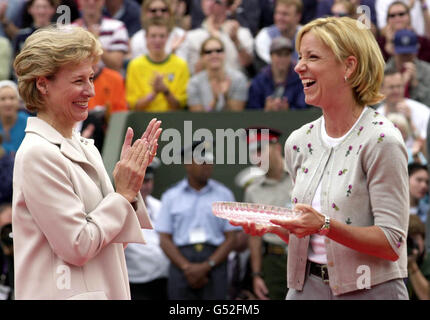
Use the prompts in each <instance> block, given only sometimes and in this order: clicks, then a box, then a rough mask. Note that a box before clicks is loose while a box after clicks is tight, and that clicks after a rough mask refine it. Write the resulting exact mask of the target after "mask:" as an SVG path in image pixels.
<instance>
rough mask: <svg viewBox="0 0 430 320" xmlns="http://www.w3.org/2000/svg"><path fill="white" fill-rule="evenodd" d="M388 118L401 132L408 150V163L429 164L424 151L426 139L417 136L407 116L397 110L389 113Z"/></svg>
mask: <svg viewBox="0 0 430 320" xmlns="http://www.w3.org/2000/svg"><path fill="white" fill-rule="evenodd" d="M386 117H387V119H388V120H390V121H391V122H392V123H393V124H394V125H395V126H396V127H397V128H398V129H399V130H400V132H401V134H402V137H403V141H404V142H405V145H406V151H407V152H408V164H411V163H413V162H417V163H420V164H423V165H426V164H427V159H426V157H425V155H424V153H423V151H424V148H425V145H424V143H425V140H424V139H421V138H417V137H418V135H417V134H414V133H413V130H412V127H411V124H410V123H409V121H408V120H407V119H406V117H405V116H404V115H403V114H401V113H397V112H392V113H389V114H388V115H387V116H386Z"/></svg>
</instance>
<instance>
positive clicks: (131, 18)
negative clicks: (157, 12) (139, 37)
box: [103, 0, 140, 38]
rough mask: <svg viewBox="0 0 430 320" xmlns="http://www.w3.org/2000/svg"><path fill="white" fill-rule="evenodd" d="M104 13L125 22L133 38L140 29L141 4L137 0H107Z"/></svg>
mask: <svg viewBox="0 0 430 320" xmlns="http://www.w3.org/2000/svg"><path fill="white" fill-rule="evenodd" d="M105 1H106V3H105V6H104V8H103V14H104V15H105V16H107V17H110V18H113V19H116V20H120V21H122V22H123V23H124V24H125V27H126V28H127V32H128V35H129V37H130V38H131V37H132V36H133V35H134V34H135V33H136V32H137V31H139V30H140V6H139V4H138V3H137V2H136V1H135V0H105Z"/></svg>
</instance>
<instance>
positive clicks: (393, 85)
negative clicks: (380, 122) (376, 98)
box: [377, 68, 430, 147]
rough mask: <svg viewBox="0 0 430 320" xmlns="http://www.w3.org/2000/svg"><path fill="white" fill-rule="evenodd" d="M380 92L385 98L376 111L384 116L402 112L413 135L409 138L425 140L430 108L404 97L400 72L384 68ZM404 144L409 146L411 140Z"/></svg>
mask: <svg viewBox="0 0 430 320" xmlns="http://www.w3.org/2000/svg"><path fill="white" fill-rule="evenodd" d="M381 92H382V93H383V94H384V95H385V100H384V101H383V102H382V103H381V104H380V106H379V107H378V108H377V111H378V112H379V113H381V114H382V115H384V116H387V115H388V114H390V113H393V112H395V113H401V114H403V115H404V116H405V118H406V120H407V121H408V124H409V126H410V128H411V130H412V133H413V137H411V138H412V139H414V138H415V139H422V140H425V139H426V138H427V125H428V122H429V117H430V108H429V107H428V106H426V105H424V104H422V103H420V102H418V101H415V100H413V99H408V98H405V86H404V84H403V80H402V75H401V73H400V72H398V71H397V70H395V69H392V68H388V69H386V70H385V72H384V81H383V82H382V86H381ZM406 145H407V146H408V147H411V146H412V141H408V142H407V143H406Z"/></svg>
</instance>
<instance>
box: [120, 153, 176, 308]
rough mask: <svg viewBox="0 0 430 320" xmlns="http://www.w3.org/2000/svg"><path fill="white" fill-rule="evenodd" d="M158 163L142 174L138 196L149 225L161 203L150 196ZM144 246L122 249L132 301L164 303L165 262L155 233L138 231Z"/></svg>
mask: <svg viewBox="0 0 430 320" xmlns="http://www.w3.org/2000/svg"><path fill="white" fill-rule="evenodd" d="M159 166H160V160H159V159H158V158H154V160H153V161H152V163H151V164H150V165H149V166H148V168H147V169H146V173H145V179H144V180H143V184H142V187H141V188H140V193H141V195H142V198H143V201H144V202H145V205H146V209H147V211H148V214H149V217H150V218H151V221H152V223H153V225H155V223H156V222H157V219H158V217H159V212H160V207H161V201H160V200H158V199H156V198H154V197H153V196H151V193H152V190H153V189H154V177H155V170H156V169H157V168H158V167H159ZM142 233H143V236H144V237H145V240H146V243H145V244H137V243H130V244H129V245H128V246H127V249H126V250H125V260H126V262H127V269H128V278H129V281H130V291H131V299H132V300H166V299H167V274H168V269H169V259H168V258H167V257H166V255H165V254H164V252H163V250H162V249H161V247H160V235H159V234H158V233H157V232H156V231H155V230H147V229H146V230H145V229H142Z"/></svg>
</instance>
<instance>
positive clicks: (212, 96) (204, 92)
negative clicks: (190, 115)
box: [187, 37, 248, 111]
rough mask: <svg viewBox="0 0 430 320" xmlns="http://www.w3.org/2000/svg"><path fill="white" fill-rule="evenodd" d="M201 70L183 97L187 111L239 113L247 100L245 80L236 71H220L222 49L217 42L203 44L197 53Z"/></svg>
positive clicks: (222, 64)
mask: <svg viewBox="0 0 430 320" xmlns="http://www.w3.org/2000/svg"><path fill="white" fill-rule="evenodd" d="M200 55H201V57H202V58H201V59H202V61H203V65H204V70H203V71H200V72H199V73H197V74H195V75H194V76H193V77H192V78H191V79H190V82H189V83H188V87H187V97H188V107H189V110H190V111H221V110H231V111H241V110H243V109H244V107H245V103H246V100H247V96H248V84H247V80H246V77H245V76H244V75H243V74H242V73H241V72H240V71H237V70H229V69H225V67H224V59H225V53H224V45H223V43H222V41H221V40H220V39H219V38H215V37H211V38H209V39H207V40H206V41H204V42H203V44H202V48H201V51H200Z"/></svg>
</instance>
